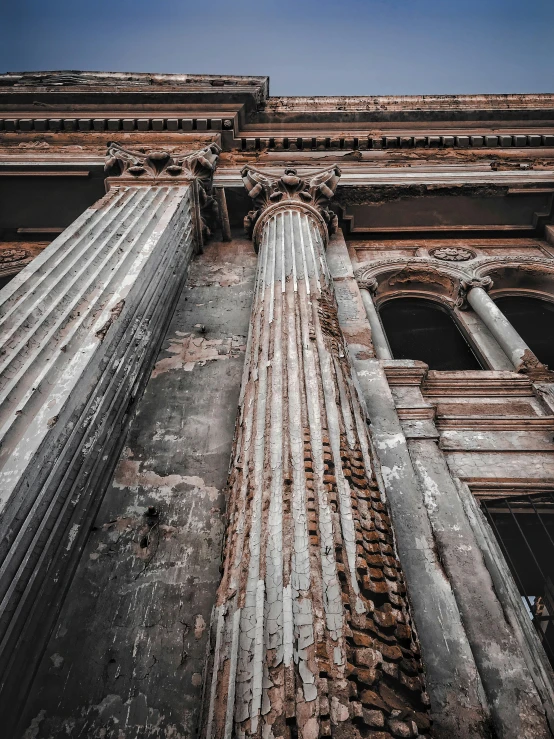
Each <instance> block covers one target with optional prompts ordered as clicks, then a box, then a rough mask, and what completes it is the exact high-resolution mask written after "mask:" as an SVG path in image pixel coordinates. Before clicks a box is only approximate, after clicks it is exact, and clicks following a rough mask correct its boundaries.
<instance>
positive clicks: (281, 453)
mask: <svg viewBox="0 0 554 739" xmlns="http://www.w3.org/2000/svg"><path fill="white" fill-rule="evenodd" d="M339 176H340V172H339V170H338V168H337V167H332V168H331V169H329V170H326V171H325V172H322V173H319V174H318V175H315V176H313V177H312V178H311V179H310V180H309V181H308V180H304V179H302V178H300V177H298V176H297V175H296V172H295V171H294V170H287V171H286V173H285V175H284V176H283V177H281V178H279V179H277V178H275V179H273V178H268V177H266V176H264V175H263V174H262V173H260V172H257V171H256V170H254V169H252V168H249V167H247V168H245V170H244V171H243V179H244V182H245V185H246V188H247V189H248V191H249V194H250V196H251V197H252V198H253V199H254V202H255V204H256V206H257V209H256V210H254V211H252V212H251V213H250V214H249V216H248V217H247V227H248V230H249V232H250V233H253V238H254V241H255V244H256V247H257V249H258V254H259V256H258V274H257V286H256V291H255V296H254V302H253V307H252V320H251V329H250V335H249V341H248V349H247V357H246V364H245V370H244V377H243V384H242V392H241V399H240V411H239V418H238V421H237V429H236V437H235V448H234V454H233V459H232V467H231V471H230V477H229V502H228V529H227V536H226V546H225V552H224V565H223V577H222V582H221V586H220V589H219V594H218V604H217V609H216V619H215V644H214V656H213V668H212V670H211V681H209V683H208V685H207V699H208V701H207V702H208V711H207V717H206V722H205V733H206V736H207V737H209V738H210V739H211V738H212V737H217V739H223V738H224V737H225V739H230V738H231V736H235V735H236V736H244V735H247V736H256V737H263V739H270V738H272V737H291V738H292V737H294V736H296V735H298V736H300V737H302V738H304V739H315V738H316V737H318V736H341V737H343V736H344V737H349V739H350V738H351V737H356V736H368V731H377V732H379V731H380V732H382V733H380V734H376V736H380V737H388V736H395V737H396V736H406V737H411V736H417V735H418V732H419V733H426V732H427V729H428V726H429V723H428V719H427V714H426V696H425V694H424V692H423V690H424V688H423V681H422V676H421V670H422V666H421V662H420V657H419V649H418V645H417V642H416V640H415V636H414V632H413V631H412V626H411V619H410V614H409V608H408V602H407V599H406V589H405V585H404V580H403V577H402V572H401V568H400V563H399V561H398V559H397V557H396V553H395V549H394V541H393V534H392V530H391V524H390V520H389V516H388V513H387V509H386V506H385V504H384V502H383V501H382V499H381V495H380V493H379V489H378V487H377V484H376V481H375V477H374V472H373V467H372V461H371V453H370V449H369V444H368V437H367V431H366V428H365V423H364V420H363V418H362V413H361V409H360V406H359V403H358V399H357V397H356V394H355V391H354V388H353V385H352V380H351V374H350V367H349V364H348V360H347V352H346V347H345V344H344V341H343V337H342V335H341V331H340V328H339V324H338V319H337V310H336V304H335V299H334V295H333V293H332V288H331V280H330V276H329V272H328V269H327V265H326V259H325V246H326V242H327V238H328V232H329V230H332V229H333V228H334V226H335V223H334V221H335V217H334V215H333V214H331V213H330V212H329V211H328V210H327V209H326V208H325V204H326V202H327V200H328V199H329V198H330V197H331V196H332V194H333V192H334V189H335V187H336V184H337V182H338V179H339ZM209 674H210V673H209ZM418 727H419V729H418Z"/></svg>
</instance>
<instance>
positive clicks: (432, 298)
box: [375, 289, 490, 371]
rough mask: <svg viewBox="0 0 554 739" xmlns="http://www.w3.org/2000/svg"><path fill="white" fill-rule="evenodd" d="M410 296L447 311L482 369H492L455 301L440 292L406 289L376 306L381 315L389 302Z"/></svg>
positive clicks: (386, 297)
mask: <svg viewBox="0 0 554 739" xmlns="http://www.w3.org/2000/svg"><path fill="white" fill-rule="evenodd" d="M410 298H411V299H417V300H422V301H424V302H426V303H433V304H434V305H435V306H437V307H438V309H439V310H441V311H442V312H443V313H446V314H447V315H448V316H449V318H450V319H451V320H452V322H453V324H454V327H455V328H456V329H457V330H458V331H459V332H460V334H461V336H462V337H463V339H464V340H465V341H466V343H467V344H468V346H469V347H470V349H471V351H472V352H473V354H474V355H475V358H476V359H477V362H478V363H479V364H480V365H481V369H490V362H489V361H488V359H487V357H486V356H485V355H484V354H483V352H482V351H481V349H480V347H479V345H478V344H477V343H476V342H475V341H474V338H473V336H472V334H471V331H469V330H468V326H467V324H465V323H464V322H463V319H462V318H461V316H460V310H459V308H458V307H457V306H456V304H455V302H454V301H452V300H448V299H446V298H445V297H444V296H442V295H439V294H433V293H430V292H427V291H420V290H410V289H406V290H402V291H401V292H397V293H394V294H391V295H385V296H383V297H382V298H381V299H380V300H378V299H377V300H376V301H375V307H376V309H377V312H378V313H379V315H380V314H381V309H382V308H383V306H385V305H387V304H388V303H392V302H393V301H396V300H405V299H410ZM383 331H384V333H385V335H387V331H386V329H385V327H384V326H383ZM387 338H388V337H387ZM475 371H478V370H475Z"/></svg>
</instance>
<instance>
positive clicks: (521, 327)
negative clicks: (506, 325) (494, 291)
mask: <svg viewBox="0 0 554 739" xmlns="http://www.w3.org/2000/svg"><path fill="white" fill-rule="evenodd" d="M494 302H495V303H496V304H497V306H498V307H499V308H500V310H501V311H502V313H504V315H505V316H506V318H507V319H508V321H510V323H511V324H512V326H513V327H514V328H515V330H516V331H517V332H518V334H519V335H520V336H521V337H522V339H523V340H524V341H525V342H526V344H528V345H529V348H530V349H531V350H532V351H533V352H534V353H535V354H536V355H537V357H538V358H539V359H540V361H541V362H543V363H544V364H547V365H548V366H549V367H550V368H551V369H554V303H549V302H548V301H546V300H541V299H540V298H530V297H527V296H526V295H510V296H509V297H504V298H495V301H494Z"/></svg>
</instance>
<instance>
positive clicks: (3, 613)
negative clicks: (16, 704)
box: [0, 184, 195, 710]
mask: <svg viewBox="0 0 554 739" xmlns="http://www.w3.org/2000/svg"><path fill="white" fill-rule="evenodd" d="M193 208H194V197H193V187H192V186H189V185H186V184H184V185H181V186H169V185H168V186H163V187H162V186H160V187H148V186H146V187H145V186H141V187H132V186H130V187H119V188H118V187H116V188H114V189H112V190H110V192H109V193H108V195H107V196H106V197H105V198H103V199H102V200H101V201H99V202H98V203H96V204H95V205H94V206H93V207H91V208H89V209H88V210H87V211H85V212H84V213H83V214H82V215H81V216H80V217H79V218H78V219H77V220H76V221H75V222H74V223H73V224H72V225H71V226H70V227H69V228H68V229H66V231H64V233H63V234H61V235H60V236H59V237H58V238H57V239H56V240H55V241H54V242H53V243H52V244H50V246H49V247H47V249H45V250H44V252H43V253H42V254H41V255H40V256H39V257H37V258H36V259H35V260H34V261H33V262H32V263H31V264H29V265H28V266H27V267H26V268H25V269H24V270H23V271H22V272H21V273H20V274H19V275H18V276H17V277H16V278H15V279H14V280H13V281H12V282H11V283H10V284H9V285H8V286H6V288H4V290H3V291H2V293H1V301H0V327H1V338H2V351H3V353H2V356H1V358H0V401H1V405H0V441H1V448H0V488H1V498H0V562H1V566H0V674H1V675H2V678H3V680H2V688H1V692H0V699H1V700H0V702H1V703H2V705H4V706H6V707H7V709H8V710H9V708H10V702H11V701H12V700H14V695H18V696H19V697H24V685H25V680H26V679H27V677H28V676H29V673H30V672H31V673H32V664H33V660H36V659H37V658H39V657H40V653H41V645H42V644H43V643H44V641H45V639H46V638H47V637H48V632H49V628H51V624H52V622H53V618H55V616H56V613H57V610H58V608H59V606H60V604H61V601H62V599H63V595H64V590H65V587H66V583H67V580H68V578H69V577H70V575H71V572H72V569H73V567H74V566H75V564H76V561H77V559H78V555H79V552H80V550H81V548H82V546H83V545H84V542H85V539H86V536H87V533H88V529H89V527H90V525H91V522H92V520H93V518H94V515H95V512H96V508H97V505H98V504H99V501H100V497H101V495H102V493H103V491H104V488H105V485H106V484H107V483H108V482H109V479H110V475H111V472H112V470H113V465H114V464H115V461H116V459H117V454H118V452H119V449H120V446H121V443H122V441H123V434H122V432H123V430H124V424H125V419H126V417H127V416H128V413H129V410H130V408H131V407H132V402H133V400H134V398H136V397H137V395H138V394H140V390H141V388H142V385H143V382H144V381H145V379H146V378H147V374H148V371H149V368H150V366H151V362H152V361H153V359H154V358H155V355H156V352H157V349H158V347H159V342H160V341H161V339H162V338H163V332H164V329H165V327H166V325H167V321H168V319H169V317H170V315H171V312H172V308H173V306H174V301H175V298H176V296H177V295H178V292H179V289H180V286H181V285H182V283H183V280H184V277H185V275H186V268H187V265H188V263H189V261H190V258H191V255H192V254H193V252H194V248H195V235H194V228H193Z"/></svg>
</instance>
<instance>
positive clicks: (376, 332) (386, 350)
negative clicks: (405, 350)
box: [360, 286, 393, 359]
mask: <svg viewBox="0 0 554 739" xmlns="http://www.w3.org/2000/svg"><path fill="white" fill-rule="evenodd" d="M360 294H361V296H362V301H363V304H364V308H365V312H366V315H367V320H368V321H369V326H370V328H371V340H372V342H373V348H374V349H375V354H376V355H377V357H378V359H393V356H392V352H391V350H390V347H389V342H388V341H387V336H386V334H385V331H384V329H383V324H382V323H381V318H380V317H379V313H378V312H377V308H376V307H375V304H374V302H373V299H372V297H371V293H370V292H369V290H366V289H365V288H363V287H362V286H360Z"/></svg>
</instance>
